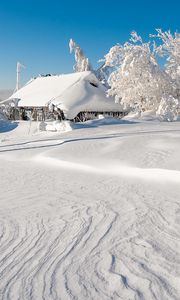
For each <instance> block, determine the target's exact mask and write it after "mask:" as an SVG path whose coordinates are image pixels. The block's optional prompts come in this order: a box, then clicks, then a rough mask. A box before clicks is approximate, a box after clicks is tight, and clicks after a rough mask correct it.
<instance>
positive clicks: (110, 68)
mask: <svg viewBox="0 0 180 300" xmlns="http://www.w3.org/2000/svg"><path fill="white" fill-rule="evenodd" d="M121 50H122V46H121V45H115V46H113V47H112V48H111V49H110V50H109V52H108V53H107V54H106V55H105V56H104V59H101V60H99V62H103V64H102V66H101V67H100V68H99V69H98V70H97V71H96V76H97V78H98V79H99V80H100V81H101V82H102V83H104V84H105V85H106V86H108V87H109V84H108V81H109V78H110V77H111V74H112V73H114V72H115V71H117V69H118V68H119V67H120V65H121V63H122V54H121Z"/></svg>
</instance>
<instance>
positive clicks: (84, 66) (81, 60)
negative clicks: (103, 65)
mask: <svg viewBox="0 0 180 300" xmlns="http://www.w3.org/2000/svg"><path fill="white" fill-rule="evenodd" d="M69 48H70V53H72V52H73V51H74V53H75V61H76V64H75V65H74V67H73V69H74V71H75V72H83V71H91V70H92V68H91V64H90V62H89V59H88V58H87V57H86V56H85V55H84V52H83V50H82V49H81V48H80V47H79V46H78V45H77V44H76V42H75V41H73V40H72V39H70V41H69Z"/></svg>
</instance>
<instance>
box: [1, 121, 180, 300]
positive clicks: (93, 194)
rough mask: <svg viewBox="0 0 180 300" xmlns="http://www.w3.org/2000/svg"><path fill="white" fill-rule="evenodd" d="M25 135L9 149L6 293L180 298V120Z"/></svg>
mask: <svg viewBox="0 0 180 300" xmlns="http://www.w3.org/2000/svg"><path fill="white" fill-rule="evenodd" d="M19 126H22V127H23V124H20V125H19ZM19 132H20V128H19V129H18V128H17V129H14V131H13V132H12V133H9V132H8V140H4V141H2V142H1V145H0V151H1V152H0V192H1V194H0V195H1V205H0V299H1V300H26V299H27V300H37V299H38V300H41V299H43V300H59V299H62V300H64V299H78V300H79V299H80V300H84V299H93V300H94V299H95V300H99V299H102V300H104V299H105V300H109V299H113V300H114V299H126V300H127V299H131V300H137V299H138V300H142V299H145V300H149V299H152V300H162V299H163V300H172V299H173V300H174V299H175V300H179V299H180V287H179V281H180V203H179V195H180V185H179V172H180V158H179V150H180V142H179V141H180V125H179V123H178V122H176V123H173V124H166V123H140V124H129V125H128V124H124V125H123V124H121V125H119V124H116V125H115V124H114V125H111V126H110V125H108V126H103V127H98V128H84V129H79V130H74V131H72V132H68V133H65V134H63V135H61V136H60V135H59V134H55V133H53V134H47V133H45V132H41V133H39V134H38V135H33V134H32V135H28V136H27V135H25V137H20V136H19ZM16 134H17V136H16ZM3 136H5V133H4V134H2V137H3ZM2 140H3V139H2Z"/></svg>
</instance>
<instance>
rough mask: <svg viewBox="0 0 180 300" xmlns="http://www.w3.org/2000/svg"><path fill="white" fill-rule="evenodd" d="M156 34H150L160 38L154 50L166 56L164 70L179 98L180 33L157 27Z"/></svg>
mask: <svg viewBox="0 0 180 300" xmlns="http://www.w3.org/2000/svg"><path fill="white" fill-rule="evenodd" d="M156 31H157V34H156V35H151V36H152V37H156V38H158V39H160V41H161V45H160V46H158V47H156V52H157V53H158V54H159V55H161V56H164V57H166V59H167V63H166V66H165V67H166V68H165V69H166V72H167V73H168V74H169V75H170V76H171V78H172V79H173V83H174V85H175V89H176V97H178V98H179V100H180V34H179V33H178V32H176V33H175V34H174V35H173V34H171V32H170V31H165V32H163V31H162V30H161V29H157V30H156Z"/></svg>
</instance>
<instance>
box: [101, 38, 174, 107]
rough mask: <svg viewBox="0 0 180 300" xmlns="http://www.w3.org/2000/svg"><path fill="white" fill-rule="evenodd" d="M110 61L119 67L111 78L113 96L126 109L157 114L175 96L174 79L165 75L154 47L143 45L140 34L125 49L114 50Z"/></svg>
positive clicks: (108, 57) (110, 90)
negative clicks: (163, 102)
mask: <svg viewBox="0 0 180 300" xmlns="http://www.w3.org/2000/svg"><path fill="white" fill-rule="evenodd" d="M114 50H115V51H114V53H113V55H112V53H109V54H108V55H107V56H106V57H107V60H108V61H109V62H110V63H111V64H112V66H113V65H115V66H117V62H118V64H119V67H118V68H117V70H115V71H114V72H113V73H112V74H111V76H110V78H109V84H110V86H111V88H110V89H109V95H110V96H115V99H116V101H117V102H121V103H122V104H123V105H124V107H125V108H126V109H136V110H138V111H145V110H150V109H151V110H154V111H156V110H157V108H158V106H159V103H160V101H161V99H162V97H163V95H170V94H172V91H171V89H172V88H171V84H170V77H169V76H168V74H166V73H165V72H163V71H162V70H161V69H160V67H159V65H158V63H157V61H156V58H155V55H154V52H153V51H152V50H151V45H150V43H143V42H142V39H141V37H140V36H138V35H137V33H136V32H132V33H131V39H130V41H129V42H127V43H125V44H124V45H123V46H118V47H116V48H114Z"/></svg>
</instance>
